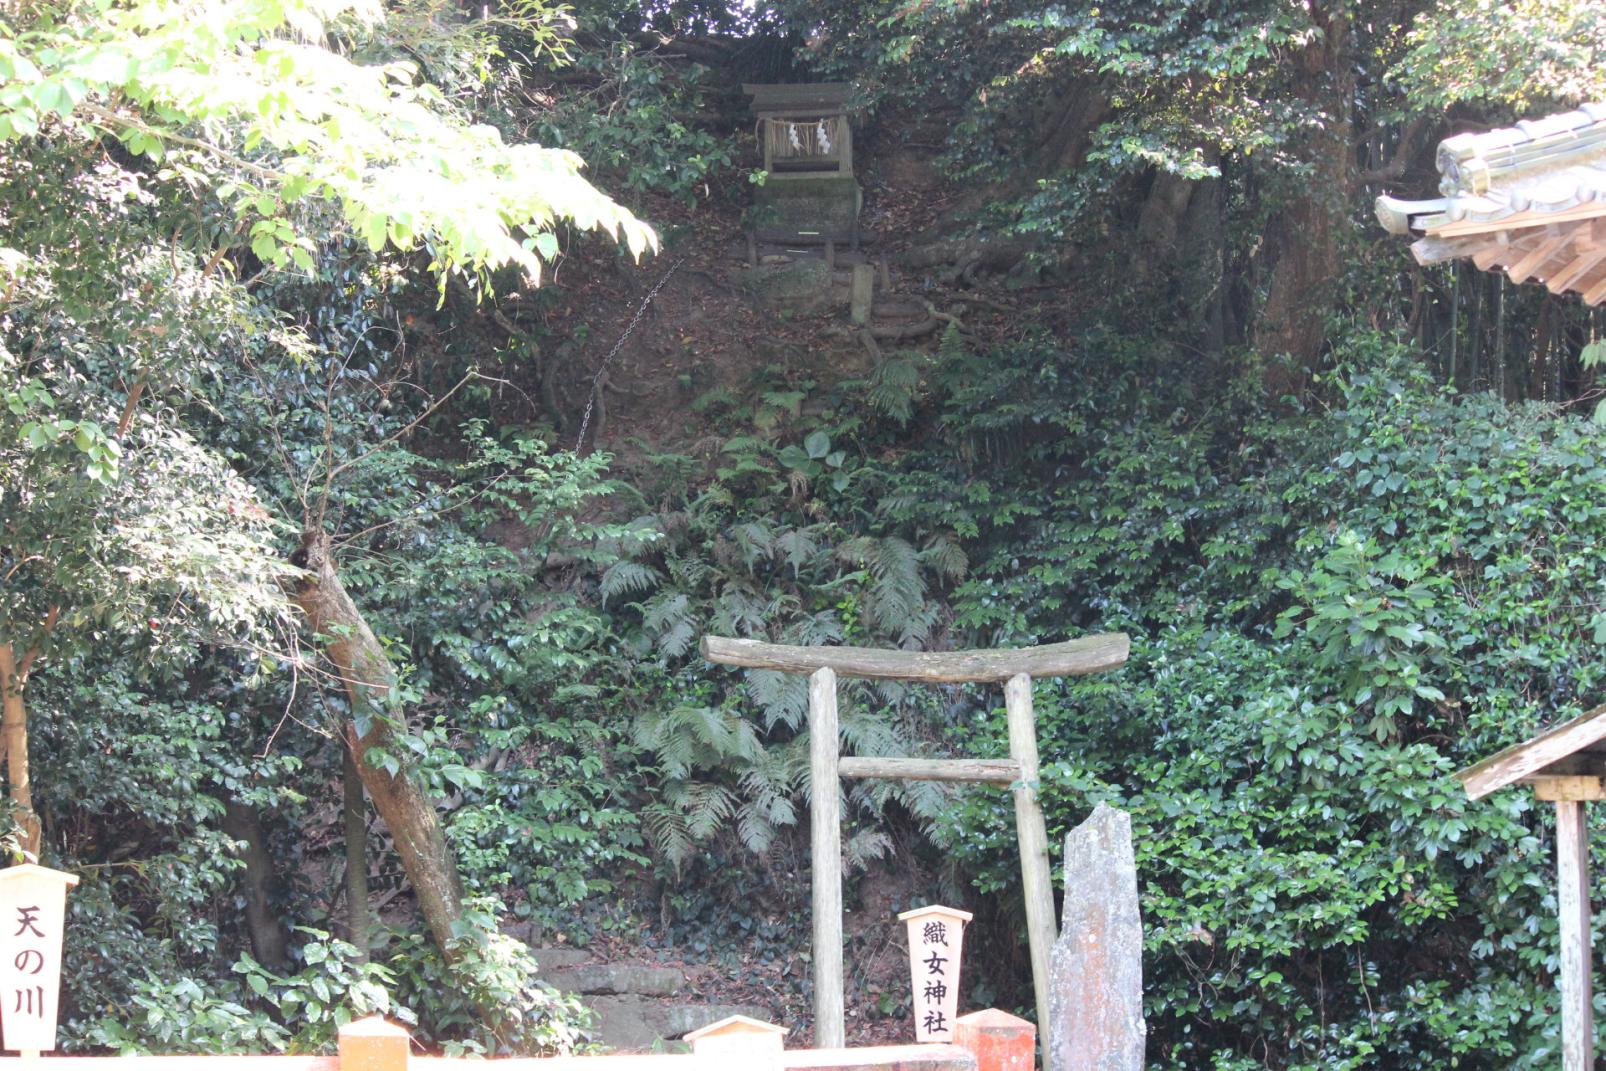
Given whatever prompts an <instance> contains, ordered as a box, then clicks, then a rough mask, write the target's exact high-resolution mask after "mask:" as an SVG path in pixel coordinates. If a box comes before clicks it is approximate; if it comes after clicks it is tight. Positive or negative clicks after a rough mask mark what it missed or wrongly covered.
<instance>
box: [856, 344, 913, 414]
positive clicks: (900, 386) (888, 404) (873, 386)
mask: <svg viewBox="0 0 1606 1071" xmlns="http://www.w3.org/2000/svg"><path fill="white" fill-rule="evenodd" d="M919 386H920V366H919V365H918V364H916V363H915V361H914V360H913V359H911V358H909V357H888V358H887V359H886V360H884V361H882V362H881V363H880V364H878V365H876V367H875V370H874V371H872V372H871V373H870V388H869V390H868V391H866V392H865V400H866V401H867V402H869V403H870V407H871V408H872V409H875V410H877V411H878V412H881V413H884V414H886V415H887V416H889V417H891V418H892V419H893V420H896V421H897V422H898V426H899V427H904V426H905V425H907V424H908V423H909V418H910V417H911V416H913V415H914V408H915V391H916V390H917V389H918V388H919Z"/></svg>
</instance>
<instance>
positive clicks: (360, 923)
mask: <svg viewBox="0 0 1606 1071" xmlns="http://www.w3.org/2000/svg"><path fill="white" fill-rule="evenodd" d="M340 752H341V755H342V759H343V761H342V762H341V764H340V769H341V781H342V782H343V783H344V785H345V789H346V816H345V817H346V930H347V933H346V939H347V940H348V941H350V942H351V943H352V944H353V945H356V946H357V961H358V962H359V963H367V962H368V943H369V934H368V808H367V807H366V806H365V805H364V802H363V798H362V775H361V774H360V773H358V772H357V760H356V757H355V756H354V755H353V754H352V740H351V737H350V735H349V734H348V736H347V737H346V739H345V740H344V741H342V746H341V748H340Z"/></svg>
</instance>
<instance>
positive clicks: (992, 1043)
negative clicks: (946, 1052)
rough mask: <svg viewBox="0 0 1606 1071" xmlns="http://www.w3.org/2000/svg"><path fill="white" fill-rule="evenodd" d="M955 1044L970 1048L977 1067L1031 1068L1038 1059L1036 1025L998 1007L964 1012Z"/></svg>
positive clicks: (993, 1070)
mask: <svg viewBox="0 0 1606 1071" xmlns="http://www.w3.org/2000/svg"><path fill="white" fill-rule="evenodd" d="M954 1044H955V1045H958V1046H959V1047H960V1048H964V1049H969V1050H970V1054H971V1055H972V1056H974V1057H975V1058H976V1071H1032V1066H1033V1064H1035V1063H1036V1049H1037V1030H1036V1028H1035V1027H1033V1026H1032V1024H1031V1023H1028V1022H1027V1021H1026V1020H1025V1019H1022V1018H1020V1017H1019V1016H1015V1015H1011V1014H1009V1013H1008V1012H1006V1011H999V1010H998V1009H997V1008H988V1009H987V1010H986V1011H978V1012H971V1013H970V1014H969V1015H961V1016H960V1017H959V1020H958V1022H956V1023H955V1025H954Z"/></svg>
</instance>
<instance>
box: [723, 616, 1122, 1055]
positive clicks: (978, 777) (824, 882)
mask: <svg viewBox="0 0 1606 1071" xmlns="http://www.w3.org/2000/svg"><path fill="white" fill-rule="evenodd" d="M1129 649H1130V644H1129V643H1128V641H1127V637H1126V635H1125V634H1124V633H1119V632H1117V633H1109V634H1104V635H1097V636H1084V637H1083V638H1081V639H1078V640H1070V641H1068V642H1065V643H1053V644H1047V645H1044V646H1041V647H1024V648H1020V649H1018V650H1008V651H946V652H930V651H885V650H875V649H871V648H866V647H791V646H786V645H783V644H774V643H762V642H760V641H758V640H738V639H727V638H724V637H720V636H704V637H703V642H702V652H703V657H704V658H706V659H708V661H710V662H715V663H718V664H720V665H725V666H742V667H745V668H748V669H769V670H779V671H780V672H783V673H807V674H809V759H810V761H809V785H810V792H809V795H810V804H809V814H810V834H811V844H812V849H813V851H812V859H813V870H814V883H813V908H814V1044H815V1047H816V1048H831V1049H835V1048H842V1047H843V1046H844V1045H845V1044H846V1041H847V1035H846V1030H845V1025H844V1022H843V992H842V989H843V981H842V800H841V792H840V790H839V786H840V784H841V778H844V777H853V778H862V777H884V778H895V779H898V780H905V781H972V782H987V783H991V784H1000V785H1012V786H1014V794H1015V833H1016V837H1017V839H1018V840H1019V843H1020V865H1021V887H1022V891H1023V892H1024V894H1025V899H1026V931H1027V937H1028V940H1029V943H1030V946H1031V955H1032V984H1033V988H1034V990H1035V992H1036V996H1037V1024H1038V1037H1039V1038H1042V1037H1044V1036H1046V1034H1047V1031H1048V1023H1049V1006H1048V991H1049V967H1048V964H1049V951H1050V950H1051V949H1052V948H1053V947H1054V938H1055V934H1056V931H1057V927H1056V924H1055V920H1054V886H1053V881H1052V878H1051V877H1050V873H1049V863H1048V832H1047V830H1046V829H1045V827H1044V824H1043V810H1042V807H1041V806H1040V805H1039V804H1038V801H1037V780H1038V760H1037V725H1036V720H1035V718H1034V717H1033V715H1032V679H1033V678H1034V677H1068V676H1080V675H1082V674H1086V673H1096V672H1098V671H1100V670H1106V669H1114V668H1116V667H1118V666H1120V665H1122V664H1124V663H1125V662H1126V659H1127V653H1128V651H1129ZM838 676H842V677H861V678H868V679H872V680H902V681H924V682H926V683H929V684H956V683H963V682H976V683H987V684H1002V685H1003V686H1004V705H1005V709H1006V710H1007V712H1008V716H1009V754H1010V757H1009V758H1007V759H912V758H875V757H864V756H852V755H850V756H846V757H843V756H841V755H840V754H839V746H840V740H839V735H838V728H837V709H836V679H837V677H838Z"/></svg>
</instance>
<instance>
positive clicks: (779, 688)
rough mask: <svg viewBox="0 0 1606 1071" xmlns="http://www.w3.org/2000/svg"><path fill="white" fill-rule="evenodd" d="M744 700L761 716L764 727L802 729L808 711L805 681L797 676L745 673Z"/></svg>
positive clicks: (775, 672) (772, 672) (766, 672)
mask: <svg viewBox="0 0 1606 1071" xmlns="http://www.w3.org/2000/svg"><path fill="white" fill-rule="evenodd" d="M747 697H748V698H749V699H751V700H752V701H753V703H754V705H755V706H757V707H758V709H759V711H760V713H761V714H762V715H763V717H764V728H765V729H774V728H775V726H776V725H785V726H786V727H787V728H788V729H798V728H800V727H802V725H803V720H804V717H805V716H806V715H807V714H808V710H809V682H808V678H806V677H804V676H802V675H800V674H797V673H781V672H778V671H776V670H773V669H755V670H751V671H750V672H749V673H748V674H747Z"/></svg>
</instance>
